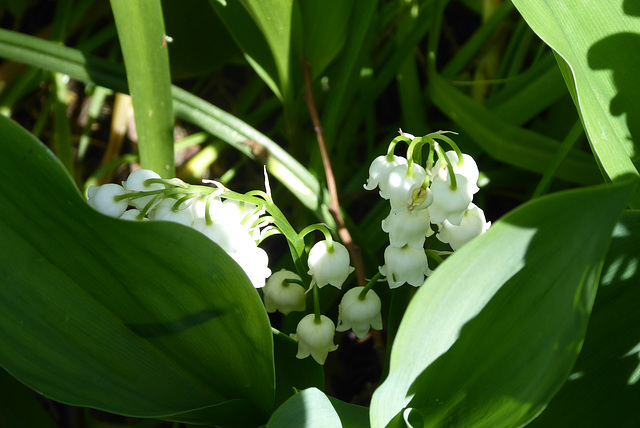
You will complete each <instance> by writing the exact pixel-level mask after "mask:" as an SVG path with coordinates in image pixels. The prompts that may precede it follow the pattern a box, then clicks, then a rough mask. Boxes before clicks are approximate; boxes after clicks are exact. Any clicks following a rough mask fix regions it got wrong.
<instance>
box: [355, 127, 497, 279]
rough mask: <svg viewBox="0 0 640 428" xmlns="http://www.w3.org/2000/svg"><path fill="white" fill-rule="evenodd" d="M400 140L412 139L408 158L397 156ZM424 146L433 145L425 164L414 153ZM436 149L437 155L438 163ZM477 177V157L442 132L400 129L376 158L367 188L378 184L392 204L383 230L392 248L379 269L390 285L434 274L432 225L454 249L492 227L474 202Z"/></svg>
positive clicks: (439, 236)
mask: <svg viewBox="0 0 640 428" xmlns="http://www.w3.org/2000/svg"><path fill="white" fill-rule="evenodd" d="M436 139H440V140H444V141H446V142H448V143H450V144H451V145H452V146H453V147H454V149H455V150H450V151H448V152H446V153H445V152H444V151H443V150H442V149H441V148H440V146H439V143H438V142H436ZM398 141H405V142H407V143H409V150H408V151H407V155H408V156H407V158H403V157H400V156H396V155H394V154H393V150H394V148H395V144H396V143H397V142H398ZM424 144H429V147H430V151H429V157H428V160H427V162H426V167H423V166H422V165H421V164H419V163H418V162H415V161H414V159H413V157H412V153H415V152H416V151H418V152H419V149H420V148H421V146H422V145H424ZM434 153H435V154H437V156H438V160H437V162H435V164H433V157H434ZM478 176H479V172H478V167H477V165H476V162H475V161H474V160H473V158H472V157H471V156H469V155H467V154H461V153H460V152H459V150H458V148H457V147H456V146H455V144H454V143H453V141H451V140H450V139H449V138H448V137H446V136H444V135H443V133H442V132H437V133H432V134H429V135H426V136H424V137H419V138H416V137H414V136H413V135H411V134H405V133H402V132H401V136H400V137H398V138H396V139H394V141H393V142H392V144H391V145H390V147H389V152H388V154H387V155H386V156H379V157H377V158H376V159H375V160H374V161H373V162H372V164H371V167H370V168H369V179H368V180H367V183H366V184H365V185H364V188H365V189H367V190H373V189H375V188H376V187H378V188H379V189H380V196H381V197H382V198H384V199H387V200H389V203H390V206H391V210H390V212H389V215H388V216H387V218H385V219H384V220H383V221H382V230H384V231H385V232H387V233H388V234H389V246H388V247H387V248H386V250H385V252H384V262H385V263H384V265H383V266H381V267H380V273H381V274H382V275H384V276H385V277H386V278H387V282H388V283H389V287H390V288H396V287H399V286H401V285H403V284H405V283H408V284H410V285H412V286H414V287H418V286H420V285H422V283H423V282H424V280H425V278H426V277H427V276H428V275H429V274H430V273H431V269H430V268H429V264H428V261H427V254H426V252H425V248H424V246H425V242H426V238H427V237H429V236H431V235H432V234H433V233H434V231H433V230H432V228H431V225H432V224H434V225H437V227H438V233H437V234H436V237H437V238H438V239H439V240H440V241H442V242H444V243H446V244H449V245H450V246H451V248H452V249H453V250H457V249H459V248H460V247H461V246H462V245H464V244H465V243H467V242H469V241H470V240H471V239H473V238H474V237H476V236H478V235H480V234H482V233H484V232H485V231H486V230H487V229H488V227H489V225H490V223H488V222H487V221H486V220H485V217H484V213H483V211H482V210H481V209H480V208H478V207H477V206H476V205H474V204H473V202H472V200H473V195H474V194H475V193H477V192H478V190H479V188H478V185H477V184H478Z"/></svg>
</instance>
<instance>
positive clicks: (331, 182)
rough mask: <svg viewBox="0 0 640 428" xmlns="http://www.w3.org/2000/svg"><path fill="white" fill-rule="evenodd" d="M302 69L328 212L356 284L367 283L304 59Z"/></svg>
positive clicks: (362, 284) (307, 66)
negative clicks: (342, 207)
mask: <svg viewBox="0 0 640 428" xmlns="http://www.w3.org/2000/svg"><path fill="white" fill-rule="evenodd" d="M302 69H303V72H304V83H305V89H306V97H305V99H306V102H307V108H308V109H309V115H310V116H311V122H313V128H314V130H315V132H316V138H317V139H318V147H319V148H320V155H321V156H322V164H323V165H324V173H325V176H326V178H327V189H328V190H329V196H330V202H329V212H330V213H331V215H332V216H333V219H334V220H335V222H336V227H337V228H338V236H339V237H340V240H341V241H342V243H343V244H344V246H345V247H347V250H349V254H350V255H351V260H352V262H353V267H354V268H355V270H356V278H357V281H358V285H360V286H364V285H367V278H366V275H365V271H364V263H363V261H362V253H361V251H360V248H359V247H358V246H357V245H356V244H355V243H354V242H353V239H352V238H351V234H350V233H349V230H348V229H347V226H346V225H345V224H344V219H343V218H342V214H341V212H340V201H339V199H338V189H337V187H336V180H335V177H334V175H333V169H332V168H331V160H330V159H329V151H328V150H327V144H326V142H325V140H324V132H323V130H322V124H321V123H320V117H319V116H318V109H317V108H316V103H315V100H314V98H313V88H312V86H311V72H310V70H309V64H308V63H307V61H305V60H304V59H303V60H302Z"/></svg>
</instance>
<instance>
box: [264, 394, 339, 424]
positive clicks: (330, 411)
mask: <svg viewBox="0 0 640 428" xmlns="http://www.w3.org/2000/svg"><path fill="white" fill-rule="evenodd" d="M285 427H300V428H341V427H342V424H341V423H340V417H339V416H338V414H337V413H336V411H335V409H334V408H333V406H332V405H331V401H329V398H328V397H327V396H326V395H324V393H323V392H322V391H320V390H319V389H317V388H309V389H305V390H304V391H301V392H299V393H298V394H296V395H294V396H293V397H291V398H290V399H289V400H287V401H286V402H285V403H284V404H283V405H282V406H280V407H279V408H278V409H277V410H276V411H275V412H274V414H273V415H272V416H271V419H269V423H268V424H267V428H285Z"/></svg>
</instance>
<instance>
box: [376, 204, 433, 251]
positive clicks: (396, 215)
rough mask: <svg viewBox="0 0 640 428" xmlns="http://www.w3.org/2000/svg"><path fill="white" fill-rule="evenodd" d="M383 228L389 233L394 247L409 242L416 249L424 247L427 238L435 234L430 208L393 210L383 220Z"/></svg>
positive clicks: (390, 241)
mask: <svg viewBox="0 0 640 428" xmlns="http://www.w3.org/2000/svg"><path fill="white" fill-rule="evenodd" d="M382 230H384V231H385V232H387V233H388V234H389V243H390V244H391V245H393V246H394V247H403V246H405V245H407V244H408V245H409V246H410V247H413V248H416V249H422V248H423V247H424V241H425V239H426V238H427V237H429V236H431V235H432V234H433V230H431V222H430V218H429V210H412V211H409V210H406V209H405V210H404V211H398V212H393V211H391V213H389V215H388V216H387V218H385V219H384V220H382Z"/></svg>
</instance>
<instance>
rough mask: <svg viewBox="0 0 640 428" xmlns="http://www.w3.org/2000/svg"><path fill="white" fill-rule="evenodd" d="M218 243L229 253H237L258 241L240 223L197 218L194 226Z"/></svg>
mask: <svg viewBox="0 0 640 428" xmlns="http://www.w3.org/2000/svg"><path fill="white" fill-rule="evenodd" d="M192 227H193V228H194V229H195V230H197V231H198V232H201V233H203V234H204V235H206V236H207V237H208V238H209V239H211V240H212V241H213V242H215V243H216V244H218V245H219V246H220V247H221V248H222V249H223V250H225V251H226V252H227V253H235V252H239V251H242V250H243V249H245V248H253V247H255V245H256V243H255V241H254V240H253V238H252V237H251V235H249V232H247V230H246V229H245V228H244V227H242V225H241V224H240V223H233V222H230V221H228V222H221V223H218V222H213V223H212V224H207V222H206V220H205V219H204V218H199V219H196V220H195V221H194V222H193V226H192Z"/></svg>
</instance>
